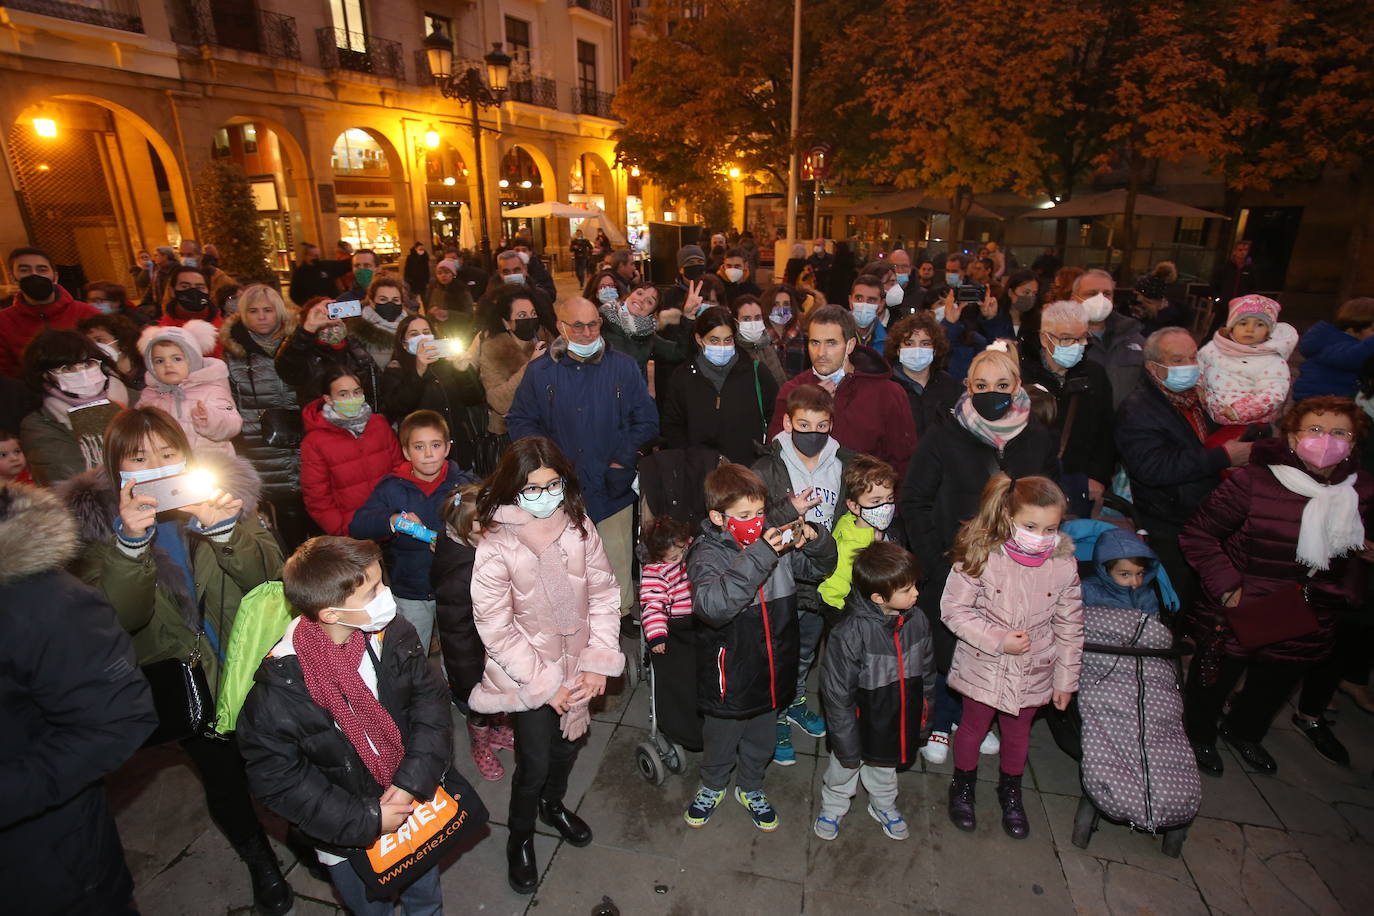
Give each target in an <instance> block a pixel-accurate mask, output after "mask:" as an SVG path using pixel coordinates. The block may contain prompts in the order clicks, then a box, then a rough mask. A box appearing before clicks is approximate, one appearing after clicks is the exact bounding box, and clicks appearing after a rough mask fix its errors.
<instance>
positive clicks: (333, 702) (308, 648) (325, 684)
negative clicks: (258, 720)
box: [292, 619, 406, 789]
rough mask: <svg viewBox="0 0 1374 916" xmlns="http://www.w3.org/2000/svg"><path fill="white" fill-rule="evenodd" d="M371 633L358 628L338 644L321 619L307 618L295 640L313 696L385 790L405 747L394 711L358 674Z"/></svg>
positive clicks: (308, 687)
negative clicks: (391, 710) (331, 717)
mask: <svg viewBox="0 0 1374 916" xmlns="http://www.w3.org/2000/svg"><path fill="white" fill-rule="evenodd" d="M367 638H368V637H367V634H366V633H363V632H362V631H361V630H355V631H354V632H353V633H352V635H350V636H349V637H348V641H347V642H345V643H344V644H343V645H338V644H337V643H335V642H334V640H332V639H330V638H329V636H328V635H327V634H326V633H325V632H324V630H322V629H320V626H319V624H317V623H315V622H314V621H312V620H305V619H302V620H301V622H300V623H299V624H298V625H297V626H296V632H295V635H294V636H293V637H292V643H293V644H294V646H295V649H296V657H297V658H298V659H299V660H300V663H301V673H302V674H303V675H304V676H305V689H306V690H308V691H310V698H311V699H312V700H314V701H315V703H316V705H318V706H319V707H321V708H322V709H324V710H325V711H326V712H328V713H329V714H330V715H331V716H333V717H334V721H335V722H337V723H338V724H339V728H340V729H342V730H343V733H344V736H345V737H347V738H348V741H349V743H350V744H352V745H353V749H354V750H355V751H357V752H358V756H359V757H361V758H362V760H363V764H364V765H365V766H366V767H367V769H368V772H369V773H371V774H372V778H373V779H375V780H377V785H379V786H381V787H382V788H383V789H385V788H386V787H387V786H389V785H391V779H392V777H393V776H395V775H396V768H397V767H399V766H400V765H401V761H402V760H404V759H405V755H406V748H405V743H404V742H403V741H402V740H401V731H400V729H398V728H397V727H396V721H395V720H394V719H392V718H391V713H389V712H387V711H386V707H384V706H383V705H382V704H381V702H380V701H378V699H377V698H376V697H375V696H373V695H372V691H371V690H368V689H367V684H366V683H364V682H363V677H362V675H361V674H359V673H358V666H359V665H360V664H362V660H363V652H365V651H366V648H367V647H366V640H367ZM369 739H371V740H370V741H369ZM374 747H375V748H376V750H373V748H374Z"/></svg>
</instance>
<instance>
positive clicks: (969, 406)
mask: <svg viewBox="0 0 1374 916" xmlns="http://www.w3.org/2000/svg"><path fill="white" fill-rule="evenodd" d="M954 416H955V417H957V418H958V420H959V425H960V426H962V427H963V428H964V429H966V430H968V431H969V432H971V433H973V434H974V435H975V436H977V437H978V438H979V439H982V440H983V441H984V442H986V443H987V444H988V445H991V446H992V447H993V448H995V449H997V451H999V452H1000V451H1002V449H1004V448H1006V445H1007V443H1008V442H1010V441H1011V440H1013V439H1015V438H1016V437H1017V436H1019V435H1021V431H1022V430H1024V429H1025V428H1026V424H1028V423H1029V422H1030V395H1028V394H1026V389H1025V388H1024V387H1021V388H1018V389H1016V394H1015V395H1013V396H1012V399H1011V409H1009V410H1008V411H1007V412H1006V414H1005V415H1004V416H1003V417H1002V419H1000V420H989V419H987V418H986V417H984V416H983V415H982V414H980V413H979V412H978V411H977V410H974V408H973V399H972V397H971V396H970V395H969V393H968V392H967V391H965V392H964V393H963V394H961V395H959V403H957V404H955V405H954Z"/></svg>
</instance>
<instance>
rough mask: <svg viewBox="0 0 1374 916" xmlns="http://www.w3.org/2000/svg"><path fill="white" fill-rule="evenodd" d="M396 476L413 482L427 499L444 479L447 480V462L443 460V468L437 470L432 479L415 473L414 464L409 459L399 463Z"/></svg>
mask: <svg viewBox="0 0 1374 916" xmlns="http://www.w3.org/2000/svg"><path fill="white" fill-rule="evenodd" d="M396 476H397V477H404V478H405V479H406V480H409V481H410V482H411V483H413V484H415V486H417V487H419V488H420V492H421V493H423V494H425V498H426V499H428V498H429V497H431V496H433V495H434V491H435V490H437V489H439V487H440V486H442V485H443V483H444V481H446V480H448V462H447V461H445V462H444V466H443V468H442V469H440V471H439V476H438V477H436V478H434V479H433V480H422V479H420V477H419V475H417V474H416V473H415V466H414V465H412V464H411V463H410V462H409V461H405V462H402V463H401V466H400V467H398V468H397V469H396Z"/></svg>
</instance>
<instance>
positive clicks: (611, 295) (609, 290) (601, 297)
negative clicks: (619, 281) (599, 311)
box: [596, 286, 620, 305]
mask: <svg viewBox="0 0 1374 916" xmlns="http://www.w3.org/2000/svg"><path fill="white" fill-rule="evenodd" d="M596 298H597V301H598V302H600V303H602V304H603V305H613V304H615V303H617V302H619V301H620V294H619V293H617V292H616V291H615V287H614V286H603V287H601V288H600V289H599V290H597V291H596Z"/></svg>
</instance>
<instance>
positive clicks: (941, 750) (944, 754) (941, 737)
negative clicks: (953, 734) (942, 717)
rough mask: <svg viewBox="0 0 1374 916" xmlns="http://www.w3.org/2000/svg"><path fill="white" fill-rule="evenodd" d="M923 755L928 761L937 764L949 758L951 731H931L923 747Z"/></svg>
mask: <svg viewBox="0 0 1374 916" xmlns="http://www.w3.org/2000/svg"><path fill="white" fill-rule="evenodd" d="M921 756H922V757H924V758H925V759H926V763H933V764H935V765H936V766H939V765H940V764H942V763H944V762H945V761H946V760H948V759H949V732H931V733H930V737H929V738H927V739H926V743H925V744H924V745H923V746H922V747H921Z"/></svg>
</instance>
